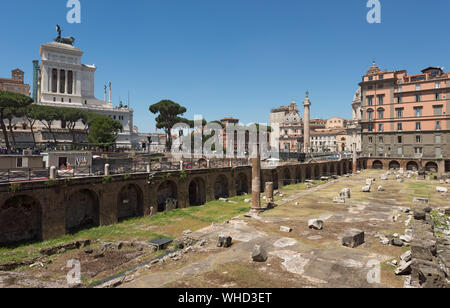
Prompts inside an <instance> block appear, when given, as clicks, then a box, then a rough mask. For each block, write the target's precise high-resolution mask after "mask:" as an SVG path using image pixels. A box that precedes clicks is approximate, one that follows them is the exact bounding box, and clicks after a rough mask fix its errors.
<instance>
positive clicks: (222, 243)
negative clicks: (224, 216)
mask: <svg viewBox="0 0 450 308" xmlns="http://www.w3.org/2000/svg"><path fill="white" fill-rule="evenodd" d="M232 244H233V238H232V237H231V236H219V241H218V242H217V247H221V248H229V247H231V245H232Z"/></svg>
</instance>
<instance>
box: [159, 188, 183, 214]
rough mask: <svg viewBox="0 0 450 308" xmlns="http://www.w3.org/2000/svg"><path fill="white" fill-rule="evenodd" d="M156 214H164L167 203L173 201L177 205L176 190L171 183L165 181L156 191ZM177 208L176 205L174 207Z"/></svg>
mask: <svg viewBox="0 0 450 308" xmlns="http://www.w3.org/2000/svg"><path fill="white" fill-rule="evenodd" d="M156 200H157V204H158V212H164V211H165V210H166V206H167V204H168V202H170V201H173V202H176V203H178V188H177V184H175V182H173V181H165V182H163V183H161V185H159V187H158V191H157V199H156ZM174 207H175V208H178V204H177V205H176V206H174Z"/></svg>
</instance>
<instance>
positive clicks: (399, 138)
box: [397, 136, 403, 144]
mask: <svg viewBox="0 0 450 308" xmlns="http://www.w3.org/2000/svg"><path fill="white" fill-rule="evenodd" d="M397 142H398V143H400V144H402V143H403V137H402V136H397Z"/></svg>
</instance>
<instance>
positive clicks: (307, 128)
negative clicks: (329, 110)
mask: <svg viewBox="0 0 450 308" xmlns="http://www.w3.org/2000/svg"><path fill="white" fill-rule="evenodd" d="M303 106H304V107H305V128H304V130H305V132H304V136H305V142H304V144H305V153H310V152H311V132H310V120H311V101H310V100H309V92H306V97H305V101H304V102H303Z"/></svg>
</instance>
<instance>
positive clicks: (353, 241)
mask: <svg viewBox="0 0 450 308" xmlns="http://www.w3.org/2000/svg"><path fill="white" fill-rule="evenodd" d="M362 244H364V231H360V230H356V229H352V230H348V231H347V232H346V233H345V235H344V237H343V238H342V245H343V246H346V247H350V248H356V247H358V246H361V245H362Z"/></svg>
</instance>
